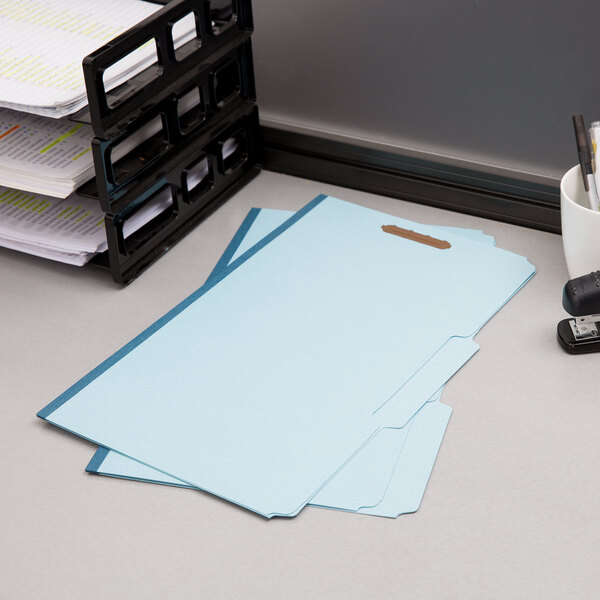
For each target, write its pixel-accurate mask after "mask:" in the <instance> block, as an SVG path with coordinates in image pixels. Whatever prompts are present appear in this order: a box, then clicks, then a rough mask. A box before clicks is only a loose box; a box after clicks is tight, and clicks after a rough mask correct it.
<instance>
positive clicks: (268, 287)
mask: <svg viewBox="0 0 600 600" xmlns="http://www.w3.org/2000/svg"><path fill="white" fill-rule="evenodd" d="M382 226H393V227H396V228H399V229H401V230H402V231H404V232H406V231H408V232H412V233H414V234H416V236H417V237H416V240H415V239H414V238H412V239H411V238H410V237H409V238H408V239H407V238H405V237H401V236H398V235H395V234H394V235H391V234H390V233H387V232H385V231H384V230H382ZM436 235H439V232H438V231H436V229H435V228H431V227H428V226H425V225H421V224H417V223H412V222H409V221H405V220H403V219H398V218H396V217H391V216H389V215H383V214H382V213H379V212H377V211H372V210H370V209H366V208H363V207H360V206H357V205H353V204H349V203H345V202H343V201H341V200H337V199H334V198H328V197H327V198H326V197H319V198H317V199H315V200H314V201H313V202H311V203H310V204H309V205H307V206H306V207H305V208H304V209H302V210H301V211H299V213H297V214H296V215H294V216H293V217H291V218H290V219H289V220H288V221H286V223H284V224H283V225H282V226H280V227H279V228H278V229H277V230H275V232H273V234H271V235H269V236H267V238H266V239H264V240H263V241H261V242H259V243H258V244H257V245H255V246H254V247H253V248H251V249H250V250H248V251H247V252H246V253H245V254H243V255H242V256H241V257H239V258H238V259H236V260H235V261H233V263H232V264H231V265H230V266H229V267H227V268H226V269H224V270H223V271H222V275H221V276H220V277H217V278H216V279H215V280H213V281H211V282H209V283H208V284H207V285H206V286H204V287H203V288H201V289H200V290H199V291H198V292H197V293H195V294H193V295H192V296H190V297H189V298H188V299H186V300H185V301H184V302H182V303H181V304H180V305H179V306H178V307H176V308H175V309H173V310H172V311H171V312H170V313H168V314H167V315H166V316H165V317H164V318H163V319H161V320H159V321H158V322H157V323H156V324H154V325H153V326H151V327H150V328H149V329H148V330H146V331H145V332H144V333H142V334H141V335H140V336H138V337H137V338H135V339H134V340H133V341H132V342H131V343H130V344H128V345H127V346H125V347H124V348H123V349H122V350H120V351H119V352H117V353H116V354H115V355H114V356H112V357H111V358H109V359H108V360H107V361H105V362H104V363H103V364H102V365H100V366H99V367H98V368H96V369H95V370H94V371H92V372H91V373H90V374H89V375H87V376H86V377H84V378H83V379H82V380H81V381H80V382H78V383H77V384H75V385H74V386H73V387H72V388H70V389H69V390H67V391H66V392H65V393H64V394H63V395H61V396H60V397H59V398H57V399H56V400H55V401H54V402H52V403H51V404H50V405H48V406H47V407H46V408H45V409H43V410H42V411H40V413H39V416H40V417H42V418H45V419H46V420H48V421H49V422H51V423H54V424H55V425H58V426H60V427H62V428H64V429H67V430H69V431H72V432H74V433H77V434H78V435H81V436H83V437H85V438H87V439H90V440H93V441H95V442H97V443H100V444H102V445H104V446H106V447H109V448H112V449H115V450H117V451H118V452H120V453H121V454H124V455H126V456H130V457H132V458H134V459H136V460H138V461H140V462H142V463H144V464H146V465H149V466H153V467H155V468H156V469H158V470H159V471H161V472H163V473H166V474H168V475H171V476H173V477H175V478H177V479H179V480H181V481H183V482H184V483H188V484H191V485H193V486H195V487H199V488H201V489H204V490H207V491H209V492H211V493H214V494H217V495H219V496H221V497H224V498H227V499H229V500H231V501H233V502H236V503H238V504H240V505H241V506H244V507H246V508H249V509H251V510H254V511H256V512H258V513H260V514H262V515H265V516H268V517H270V516H274V515H282V516H292V515H294V514H296V513H297V512H298V511H299V510H300V509H301V508H302V507H303V506H304V505H306V503H307V502H309V501H311V499H312V498H313V497H315V496H316V495H317V494H318V492H319V491H320V490H321V489H322V488H323V487H324V485H325V484H326V483H327V482H328V481H330V480H331V479H332V477H333V476H334V475H335V474H336V473H337V472H338V471H340V469H341V468H342V467H343V466H344V465H345V464H346V463H348V462H349V461H350V460H351V459H352V457H353V456H354V455H355V454H356V453H357V452H358V451H360V450H361V449H362V448H363V447H366V444H367V443H368V442H369V441H370V440H371V439H375V436H376V435H377V434H378V432H379V431H380V430H381V428H382V425H381V423H380V421H379V420H378V417H377V415H378V413H381V411H384V410H385V411H387V410H391V409H392V408H394V409H395V407H396V405H397V404H398V403H399V402H400V401H399V400H398V398H397V397H395V396H396V394H397V392H399V390H401V388H402V387H403V386H404V385H405V384H406V383H407V382H409V381H410V380H411V378H412V377H413V376H414V375H415V373H417V372H419V370H420V369H421V368H422V367H423V365H425V364H426V363H427V362H428V361H429V360H430V359H431V357H432V356H434V355H435V354H436V353H437V352H439V351H440V349H442V348H443V347H444V345H445V344H446V343H447V342H448V341H449V340H451V339H452V338H470V337H471V336H472V335H474V334H475V333H476V331H478V329H479V328H480V327H481V326H482V325H483V324H484V323H485V322H486V321H487V320H488V319H489V318H490V317H491V316H492V315H493V314H494V313H495V312H496V311H497V310H498V309H499V308H500V307H501V306H502V305H503V304H504V303H505V302H506V301H507V300H508V299H509V298H510V297H511V296H512V295H513V294H514V293H515V292H516V291H518V289H520V287H521V286H522V285H523V284H524V283H525V282H526V281H527V280H528V279H529V278H530V277H531V276H532V275H533V273H534V269H533V267H532V266H531V265H530V264H529V263H528V262H527V260H526V259H524V258H523V257H520V256H517V255H514V254H512V253H509V252H506V251H503V250H500V249H498V248H493V247H488V246H486V245H482V244H479V243H477V242H473V241H471V240H467V239H465V238H462V237H461V236H459V235H454V234H451V233H448V234H445V235H444V238H445V239H444V240H443V241H444V242H446V243H447V246H445V247H444V248H439V247H432V246H431V245H428V244H427V243H424V242H423V241H419V240H423V239H425V238H433V239H435V238H436ZM419 236H420V237H419ZM425 401H426V398H425V399H423V402H421V405H423V404H424V403H425ZM399 413H400V414H402V411H401V410H400V411H399ZM413 414H414V413H413ZM410 416H412V415H410ZM402 418H403V417H402Z"/></svg>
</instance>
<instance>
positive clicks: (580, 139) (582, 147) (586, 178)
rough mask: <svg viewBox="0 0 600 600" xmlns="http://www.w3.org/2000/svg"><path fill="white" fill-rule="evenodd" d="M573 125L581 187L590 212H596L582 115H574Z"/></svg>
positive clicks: (589, 154) (592, 174)
mask: <svg viewBox="0 0 600 600" xmlns="http://www.w3.org/2000/svg"><path fill="white" fill-rule="evenodd" d="M573 125H574V127H575V141H576V142H577V152H578V154H579V165H580V167H581V176H582V177H583V187H584V188H585V191H586V194H587V197H588V202H589V203H590V208H591V209H592V210H598V208H599V206H598V190H597V189H596V182H595V181H594V168H593V166H592V160H593V159H592V151H591V150H590V142H589V140H588V137H587V133H586V131H585V123H584V122H583V115H574V116H573Z"/></svg>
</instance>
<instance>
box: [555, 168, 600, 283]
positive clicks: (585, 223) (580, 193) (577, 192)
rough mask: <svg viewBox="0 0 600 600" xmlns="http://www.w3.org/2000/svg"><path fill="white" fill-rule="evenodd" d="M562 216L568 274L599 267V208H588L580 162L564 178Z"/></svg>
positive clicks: (562, 180) (570, 276) (561, 186)
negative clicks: (596, 209) (597, 209)
mask: <svg viewBox="0 0 600 600" xmlns="http://www.w3.org/2000/svg"><path fill="white" fill-rule="evenodd" d="M560 220H561V227H562V239H563V248H564V251H565V259H566V261H567V269H568V271H569V278H570V279H573V278H575V277H580V276H581V275H587V274H588V273H591V272H592V271H598V270H600V211H595V210H591V209H590V208H589V203H588V200H587V195H586V192H585V188H584V187H583V180H582V178H581V170H580V167H579V165H577V166H575V167H573V168H572V169H569V170H568V171H567V172H566V173H565V175H564V176H563V178H562V179H561V182H560Z"/></svg>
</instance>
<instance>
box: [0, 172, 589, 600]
mask: <svg viewBox="0 0 600 600" xmlns="http://www.w3.org/2000/svg"><path fill="white" fill-rule="evenodd" d="M319 193H326V194H330V195H333V196H337V197H339V198H342V199H344V200H348V201H351V202H357V203H359V204H364V205H366V206H369V207H372V208H375V209H378V210H382V211H385V212H389V213H393V214H396V215H399V216H402V217H406V218H408V219H412V220H416V221H423V222H428V223H432V224H438V225H451V226H459V227H471V228H477V229H482V230H483V231H484V232H485V233H488V234H491V235H493V236H494V237H495V238H496V242H497V245H498V246H500V247H502V248H506V249H508V250H512V251H514V252H517V253H519V254H523V255H525V256H527V257H528V258H529V260H530V261H531V262H532V263H533V264H534V265H535V266H536V268H537V274H536V275H535V277H534V278H533V280H532V281H530V282H529V283H528V284H527V285H526V286H525V288H524V289H523V290H522V291H521V292H519V293H518V294H517V296H516V297H515V298H513V299H512V300H511V301H510V302H509V303H508V304H507V305H506V306H505V307H504V308H503V309H502V310H501V311H500V312H499V313H498V314H497V315H496V316H495V317H494V318H493V319H492V320H491V321H490V322H489V323H488V324H487V325H486V326H485V327H484V328H483V330H482V331H481V332H480V333H479V334H478V335H477V337H476V341H477V342H478V343H479V344H480V346H481V349H480V350H479V352H478V353H477V354H476V355H475V356H474V358H473V359H471V361H470V362H469V363H468V364H467V365H466V366H465V367H464V368H463V369H462V370H461V371H460V372H459V374H458V375H457V376H456V377H455V378H454V379H452V380H451V381H450V383H449V384H448V385H447V386H446V389H445V391H444V394H443V398H442V399H443V402H444V403H446V404H449V405H450V406H452V407H453V409H454V412H453V414H452V417H451V419H450V424H449V426H448V430H447V432H446V436H445V439H444V442H443V444H442V447H441V450H440V453H439V456H438V459H437V462H436V465H435V468H434V471H433V474H432V476H431V479H430V482H429V485H428V488H427V491H426V493H425V497H424V500H423V503H422V505H421V508H420V509H419V511H418V512H417V513H415V514H412V515H404V516H401V517H399V518H398V519H395V520H391V519H384V518H377V517H370V516H363V515H355V514H348V513H342V512H336V511H327V510H319V509H315V508H307V509H305V510H303V511H302V512H301V513H300V515H298V516H297V517H295V518H294V519H273V520H271V521H267V520H265V519H263V518H261V517H258V516H256V515H254V514H252V513H250V512H248V511H245V510H243V509H240V508H238V507H236V506H234V505H231V504H229V503H227V502H224V501H221V500H219V499H217V498H214V497H212V496H209V495H207V494H203V493H201V492H191V491H189V490H184V489H175V488H170V487H166V486H157V485H150V484H142V483H135V482H130V481H121V480H113V479H108V478H102V477H94V476H92V475H88V474H86V473H85V472H84V467H85V465H86V464H87V462H88V461H89V459H90V458H91V456H92V455H93V453H94V450H95V447H94V446H93V445H92V444H89V443H87V442H85V441H83V440H81V439H79V438H77V437H75V436H72V435H70V434H68V433H65V432H62V431H59V430H58V429H56V428H54V427H52V426H50V425H48V424H45V423H44V422H42V421H41V420H40V419H38V418H37V417H36V416H35V415H36V412H37V411H38V410H39V409H40V408H42V407H43V406H45V405H46V404H47V403H48V402H50V401H51V400H52V399H53V398H55V397H56V396H57V395H58V394H60V393H61V392H63V391H64V390H65V389H66V388H67V387H68V386H70V385H71V384H72V383H74V382H75V381H76V380H77V379H79V378H80V377H81V376H82V375H84V374H85V373H87V372H88V371H89V370H91V369H92V368H93V367H95V366H96V365H97V364H98V363H99V362H101V361H102V360H103V359H105V358H106V357H107V356H109V355H110V354H112V353H113V352H115V351H116V350H117V349H119V348H120V347H121V346H122V345H123V344H125V343H126V342H127V341H129V340H130V339H131V338H132V337H134V336H135V335H136V334H137V333H139V332H140V331H141V330H143V329H144V328H146V327H147V326H148V325H150V324H151V323H152V322H154V321H155V320H156V319H157V318H158V317H160V316H161V315H163V314H164V313H165V312H166V311H168V310H169V309H170V308H172V307H173V306H174V305H175V304H176V303H178V302H179V301H180V300H182V299H183V298H185V297H186V296H187V295H188V294H190V293H191V292H192V291H194V290H195V289H196V288H198V287H199V286H200V285H201V284H202V282H203V281H204V279H205V278H206V277H207V275H208V274H209V272H210V271H211V269H212V267H213V266H214V265H215V263H216V261H217V260H218V258H219V256H220V254H221V253H222V251H223V250H224V249H225V247H226V246H227V244H228V242H229V240H230V239H231V237H232V236H233V234H234V233H235V231H236V229H237V228H238V226H239V225H240V224H241V222H242V220H243V218H244V216H245V215H246V213H247V211H248V210H249V209H250V208H251V207H253V206H257V207H263V208H281V209H287V210H296V209H298V208H300V207H301V206H303V205H304V204H306V203H307V202H308V201H310V200H311V199H312V198H313V197H315V196H316V195H318V194H319ZM567 279H568V275H567V270H566V266H565V262H564V258H563V253H562V244H561V238H560V236H557V235H553V234H549V233H543V232H539V231H534V230H530V229H525V228H521V227H516V226H512V225H506V224H503V223H498V222H495V221H488V220H485V219H479V218H475V217H469V216H466V215H462V214H458V213H452V212H447V211H442V210H437V209H433V208H429V207H425V206H420V205H416V204H411V203H407V202H402V201H398V200H394V199H389V198H384V197H380V196H375V195H371V194H365V193H361V192H356V191H353V190H348V189H343V188H340V187H336V186H331V185H326V184H321V183H317V182H310V181H304V180H301V179H296V178H291V177H287V176H284V175H279V174H274V173H269V172H263V173H261V174H260V175H259V176H258V177H257V178H256V179H255V180H254V181H253V182H251V183H250V184H249V185H247V186H246V187H245V188H244V189H243V190H242V191H240V192H239V193H238V194H237V195H236V196H235V197H234V198H232V199H231V200H230V201H229V202H227V204H225V205H224V206H223V207H222V208H221V209H219V210H218V211H217V212H216V213H215V214H213V215H212V216H211V217H210V218H209V219H208V220H207V221H206V222H204V223H203V224H201V225H200V226H199V227H197V228H196V229H195V230H194V231H193V232H192V233H191V234H189V235H188V236H187V237H186V238H185V239H184V240H183V241H181V242H180V243H179V244H177V245H176V246H175V247H174V248H173V249H172V250H170V251H169V252H168V253H167V254H166V255H165V256H163V257H162V258H161V259H160V260H159V261H158V262H157V263H156V264H154V265H153V266H152V267H151V268H150V269H149V270H147V271H146V272H145V273H143V274H142V275H141V276H140V278H139V279H137V280H136V281H134V282H133V283H132V284H131V285H129V286H127V287H125V288H119V287H118V286H116V285H115V284H113V283H112V280H111V278H110V276H109V274H108V272H105V271H103V270H101V269H98V268H84V269H78V268H76V267H70V266H65V265H59V264H54V263H50V262H48V261H45V260H43V259H38V258H34V257H29V256H24V255H20V254H18V253H16V252H12V251H8V250H2V249H0V281H1V282H2V284H1V288H0V290H1V291H0V298H1V316H0V324H1V327H0V331H1V339H2V344H1V346H0V385H1V390H2V398H1V400H0V449H1V457H0V597H2V598H4V597H6V598H10V599H11V600H12V599H17V598H18V599H21V598H27V599H30V598H44V599H45V600H50V599H55V598H56V599H58V598H60V599H64V598H82V599H83V598H85V599H96V598H98V599H100V598H102V599H105V598H111V599H121V598H128V599H129V598H145V599H153V598H157V599H158V598H160V599H164V598H232V599H233V598H235V599H237V598H257V599H271V598H273V599H284V598H285V599H289V600H292V599H297V598H311V599H313V598H326V599H338V598H339V599H344V600H351V599H354V598H384V597H386V598H387V597H394V598H411V599H412V600H417V599H438V598H444V599H445V598H457V599H461V600H466V599H471V598H473V599H478V600H479V599H482V598H485V599H496V598H497V599H503V600H504V599H507V598H511V599H512V598H524V599H525V598H526V599H527V600H533V599H538V598H539V599H544V600H550V599H554V598H569V599H570V598H577V599H588V598H589V599H592V598H596V597H597V593H598V589H600V570H599V569H598V562H599V559H600V520H599V519H598V516H597V514H596V513H597V510H598V500H597V499H598V497H600V478H599V477H598V468H597V465H598V457H599V456H600V434H599V429H600V394H599V393H598V391H597V386H596V381H595V368H596V367H597V365H598V364H600V363H599V361H600V354H598V355H594V354H593V355H587V356H579V357H576V356H570V355H568V354H566V353H565V352H564V351H563V350H562V349H561V348H560V347H559V345H558V343H557V341H556V333H555V332H556V324H557V323H558V321H559V320H560V319H562V318H565V317H566V313H565V312H564V311H563V309H562V306H561V294H562V287H563V285H564V283H565V282H566V280H567Z"/></svg>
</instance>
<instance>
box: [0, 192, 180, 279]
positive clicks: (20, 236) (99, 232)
mask: <svg viewBox="0 0 600 600" xmlns="http://www.w3.org/2000/svg"><path fill="white" fill-rule="evenodd" d="M172 202H173V199H172V197H171V194H170V192H169V191H168V190H165V192H163V193H162V194H159V195H158V196H156V197H155V198H153V199H152V201H151V202H149V203H148V204H147V205H146V206H145V207H144V208H143V209H141V210H139V211H138V212H137V213H136V214H135V215H134V216H133V217H132V218H131V219H129V220H127V221H126V222H125V224H124V227H123V229H124V231H123V233H124V235H125V236H128V235H130V234H131V233H133V232H134V231H137V230H138V229H139V228H140V227H142V226H143V225H144V224H145V223H148V222H149V221H150V220H152V219H153V218H154V217H156V216H157V215H159V214H160V213H161V212H163V211H164V210H166V209H167V208H168V207H169V206H170V205H171V204H172ZM0 246H3V247H5V248H10V249H12V250H19V251H20V252H26V253H27V254H33V255H35V256H41V257H42V258H49V259H52V260H56V261H59V262H64V263H67V264H70V265H75V266H79V267H80V266H83V265H84V264H86V263H87V262H88V261H89V260H90V259H91V258H92V257H93V256H95V255H96V254H97V253H98V252H103V251H104V250H106V247H107V244H106V231H105V228H104V212H103V211H102V210H101V209H100V205H99V204H98V202H97V201H96V200H92V199H90V198H83V197H82V196H78V195H77V194H72V195H71V196H69V197H68V198H65V199H61V198H53V197H50V196H42V195H39V194H29V193H27V192H23V191H19V190H15V189H11V188H4V187H1V186H0Z"/></svg>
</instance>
